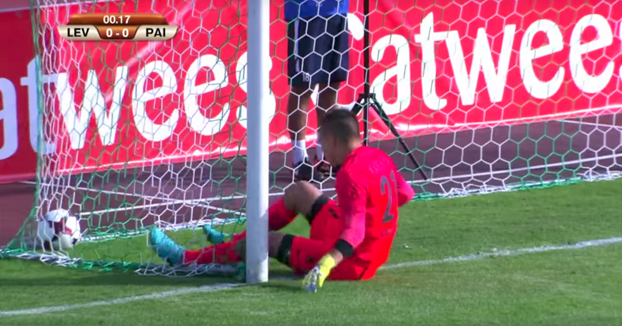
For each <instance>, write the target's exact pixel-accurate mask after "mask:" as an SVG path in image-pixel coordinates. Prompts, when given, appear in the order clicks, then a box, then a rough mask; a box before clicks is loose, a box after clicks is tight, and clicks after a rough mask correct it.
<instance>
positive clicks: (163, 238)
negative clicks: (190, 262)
mask: <svg viewBox="0 0 622 326" xmlns="http://www.w3.org/2000/svg"><path fill="white" fill-rule="evenodd" d="M149 242H150V243H151V247H152V248H153V249H154V250H155V251H156V253H157V254H158V256H159V257H160V258H162V260H164V261H166V262H167V263H169V264H171V265H180V264H181V263H183V260H184V251H185V250H186V249H185V248H184V247H182V246H180V245H178V244H176V243H175V242H174V241H173V240H171V238H169V237H168V236H167V235H166V234H165V233H164V232H162V231H161V230H160V229H158V228H153V229H151V232H150V233H149Z"/></svg>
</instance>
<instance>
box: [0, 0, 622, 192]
mask: <svg viewBox="0 0 622 326" xmlns="http://www.w3.org/2000/svg"><path fill="white" fill-rule="evenodd" d="M110 3H114V1H110ZM362 3H363V0H351V2H350V7H351V14H350V16H349V28H350V32H351V42H352V49H353V50H352V51H351V53H350V56H351V58H350V62H351V64H352V70H351V72H350V76H349V81H348V83H347V85H345V86H344V87H343V88H342V89H341V90H340V92H339V102H340V104H341V105H344V106H347V105H351V104H352V103H353V102H354V101H355V100H356V98H357V96H358V94H359V93H361V92H362V85H363V72H364V69H363V68H364V67H363V66H362V63H363V59H362V53H363V52H362V50H363V35H364V30H363V18H364V17H363V14H362ZM370 3H371V12H372V13H371V15H370V17H369V19H370V39H371V45H370V46H371V48H370V53H371V67H370V76H371V77H370V79H371V82H372V91H373V92H374V93H376V95H377V97H378V99H379V100H380V102H381V103H382V104H383V108H384V110H385V111H386V112H387V113H388V115H389V116H390V118H391V119H392V120H393V122H394V123H395V125H396V127H397V129H398V130H400V132H402V133H403V135H404V136H414V135H418V134H427V133H437V132H452V131H456V130H461V129H464V128H481V127H488V126H495V125H507V124H517V123H528V122H532V121H537V120H545V119H561V118H568V117H575V116H586V115H600V114H610V113H617V112H620V111H621V110H622V107H621V106H622V80H621V77H622V56H621V55H620V53H622V26H621V22H622V2H621V1H617V0H602V1H597V0H589V1H587V2H586V1H585V0H563V1H562V0H554V1H552V2H551V1H548V2H543V1H537V0H525V1H515V0H494V1H493V0H486V1H484V0H481V1H474V0H457V1H454V0H441V1H439V0H425V1H416V5H415V6H413V1H411V0H378V1H370ZM551 4H552V6H551ZM245 5H246V1H239V2H238V1H226V0H214V1H199V2H191V1H181V0H177V1H171V0H156V1H138V0H136V1H125V2H124V3H122V4H121V3H118V4H117V5H114V6H113V5H112V4H110V5H108V6H107V8H114V10H115V13H116V14H119V13H135V12H138V13H159V14H162V15H163V16H164V17H165V19H166V21H167V22H168V24H170V25H174V26H179V30H178V31H177V34H176V35H175V37H174V38H172V39H170V40H168V41H162V42H131V41H124V42H122V41H116V42H113V43H110V42H105V43H102V42H77V41H68V40H65V39H63V38H61V37H60V35H58V30H57V28H58V26H61V25H65V24H67V23H68V21H69V18H70V16H71V15H72V14H80V13H92V12H102V10H101V9H99V8H100V7H97V5H95V7H93V5H84V4H82V5H75V4H74V5H65V6H56V7H53V8H48V9H46V10H45V11H43V12H44V13H45V16H44V17H40V18H39V19H41V23H42V24H44V26H47V30H48V31H49V33H46V34H44V35H42V38H43V39H44V40H45V42H46V43H47V48H48V49H55V52H54V51H53V52H49V50H46V51H43V56H42V58H41V67H42V69H43V76H42V78H41V80H39V83H40V84H41V85H42V89H43V90H44V95H43V97H42V99H43V100H44V104H45V107H46V110H45V114H44V115H43V117H42V118H43V119H44V120H45V121H46V122H49V123H46V127H45V128H42V127H40V123H39V119H38V115H37V110H38V100H39V99H38V97H37V77H36V70H35V69H36V64H35V63H36V60H35V56H34V50H33V45H32V44H33V37H32V26H31V19H30V12H29V11H27V10H22V11H16V12H3V13H0V27H2V30H10V33H2V34H0V44H2V45H3V48H6V49H10V51H0V180H3V181H9V180H21V179H25V178H31V177H33V176H34V174H35V171H36V170H35V168H36V157H37V155H36V153H35V149H36V148H37V149H39V150H40V151H41V152H42V155H47V156H50V159H51V160H48V161H50V162H55V163H56V165H55V169H57V170H58V171H60V172H61V173H63V172H67V173H77V172H85V171H93V170H102V169H109V168H125V167H131V166H145V165H151V164H160V163H169V162H179V161H187V160H195V159H197V160H198V159H209V158H214V157H218V156H220V155H224V156H228V155H233V154H235V153H237V152H238V151H239V149H240V148H241V149H242V152H244V150H245V138H246V120H245V119H246V97H247V95H246V89H247V86H246V62H247V61H248V60H252V59H253V56H252V54H251V55H249V54H248V53H247V51H246V46H247V43H246V33H247V27H246V17H245V15H244V13H245V11H246V8H245ZM271 8H272V9H271V16H272V17H271V18H272V19H271V20H272V21H273V23H272V24H271V25H270V33H271V34H270V35H271V38H272V46H271V47H270V48H271V50H272V51H273V53H272V62H271V64H272V68H271V71H270V79H271V84H270V87H271V90H272V101H271V103H270V105H269V106H268V107H266V108H265V110H266V112H267V113H269V114H271V115H272V116H273V118H272V120H271V123H270V126H269V128H270V131H271V144H272V146H273V149H282V150H288V149H289V147H290V144H289V136H288V134H287V132H286V130H287V125H286V106H285V104H286V101H287V96H288V91H289V87H288V82H287V71H286V70H285V65H284V62H285V60H286V58H287V38H286V36H285V35H286V22H285V21H283V20H282V17H283V12H282V10H283V9H282V4H280V3H278V2H274V1H272V2H271ZM240 13H242V16H240ZM59 54H60V55H59ZM314 120H315V119H314V114H311V115H310V121H309V123H310V124H311V125H312V126H314V125H315V121H314ZM371 128H372V138H373V139H375V140H380V139H391V137H392V136H391V135H390V133H389V132H388V130H386V128H385V126H384V125H383V124H382V123H373V124H372V126H371ZM39 130H43V131H44V139H43V140H41V142H40V143H37V132H38V131H39ZM314 137H315V136H314V135H312V132H310V133H309V138H308V140H309V142H310V143H311V144H312V143H313V141H314Z"/></svg>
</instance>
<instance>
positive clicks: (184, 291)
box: [0, 237, 622, 318]
mask: <svg viewBox="0 0 622 326" xmlns="http://www.w3.org/2000/svg"><path fill="white" fill-rule="evenodd" d="M621 242H622V237H616V238H608V239H597V240H589V241H582V242H578V243H575V244H571V245H562V246H541V247H531V248H522V249H516V250H499V251H494V252H488V253H476V254H470V255H464V256H457V257H448V258H444V259H431V260H420V261H413V262H408V263H399V264H392V265H386V266H383V267H382V268H380V269H381V270H387V269H396V268H405V267H412V266H423V265H436V264H445V263H453V262H460V261H474V260H481V259H484V258H490V257H507V256H518V255H523V254H528V253H540V252H547V251H557V250H570V249H584V248H589V247H598V246H604V245H609V244H614V243H621ZM246 285H247V284H245V283H225V284H214V285H204V286H200V287H194V288H182V289H178V290H172V291H166V292H160V293H152V294H145V295H138V296H131V297H125V298H118V299H112V300H102V301H94V302H89V303H81V304H73V305H64V306H53V307H42V308H33V309H23V310H8V311H0V318H1V317H9V316H18V315H38V314H46V313H50V312H58V311H67V310H73V309H80V308H92V307H100V306H109V305H115V304H124V303H128V302H133V301H142V300H151V299H162V298H167V297H173V296H178V295H183V294H190V293H206V292H216V291H222V290H229V289H233V288H236V287H241V286H246Z"/></svg>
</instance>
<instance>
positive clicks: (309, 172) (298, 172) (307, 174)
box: [294, 159, 325, 183]
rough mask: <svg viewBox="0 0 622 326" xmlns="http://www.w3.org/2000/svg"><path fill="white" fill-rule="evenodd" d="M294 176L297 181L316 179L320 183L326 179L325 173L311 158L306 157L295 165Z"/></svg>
mask: <svg viewBox="0 0 622 326" xmlns="http://www.w3.org/2000/svg"><path fill="white" fill-rule="evenodd" d="M294 177H295V179H296V180H297V181H315V182H318V183H321V182H322V181H324V179H325V177H324V174H323V173H321V172H320V171H318V170H316V169H315V168H314V167H313V164H311V162H309V159H305V160H304V161H302V162H300V163H298V164H296V166H294Z"/></svg>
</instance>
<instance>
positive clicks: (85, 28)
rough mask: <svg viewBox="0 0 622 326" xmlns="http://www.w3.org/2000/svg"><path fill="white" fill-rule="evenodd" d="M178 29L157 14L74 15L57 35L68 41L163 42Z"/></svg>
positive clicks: (170, 37) (173, 35) (60, 28)
mask: <svg viewBox="0 0 622 326" xmlns="http://www.w3.org/2000/svg"><path fill="white" fill-rule="evenodd" d="M177 29H178V28H177V26H173V25H169V24H168V22H167V21H166V19H165V18H164V16H162V15H160V14H77V15H73V16H71V18H70V19H69V22H68V23H67V25H63V26H59V27H58V32H59V33H60V35H61V36H62V37H63V38H65V39H67V40H71V41H123V40H125V41H166V40H170V39H172V38H173V37H175V34H177Z"/></svg>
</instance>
